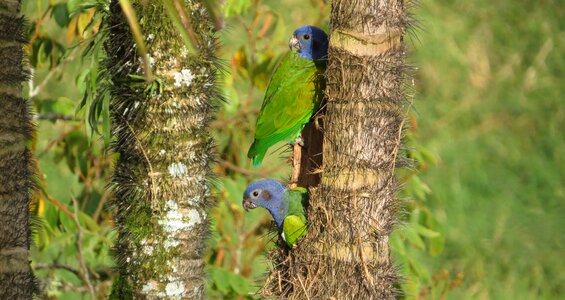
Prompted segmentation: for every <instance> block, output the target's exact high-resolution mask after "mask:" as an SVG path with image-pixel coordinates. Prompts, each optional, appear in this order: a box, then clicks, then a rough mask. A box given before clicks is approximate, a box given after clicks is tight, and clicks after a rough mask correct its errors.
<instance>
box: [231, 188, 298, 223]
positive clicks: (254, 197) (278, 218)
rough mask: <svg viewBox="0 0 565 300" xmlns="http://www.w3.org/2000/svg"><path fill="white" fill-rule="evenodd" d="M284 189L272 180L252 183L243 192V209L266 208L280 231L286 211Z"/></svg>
mask: <svg viewBox="0 0 565 300" xmlns="http://www.w3.org/2000/svg"><path fill="white" fill-rule="evenodd" d="M284 192H285V188H284V186H283V185H282V184H280V183H279V182H277V181H274V180H267V179H262V180H258V181H255V182H253V183H252V184H251V185H250V186H248V187H247V189H245V192H243V201H242V204H243V208H245V210H249V209H253V208H256V207H263V208H266V209H267V210H268V211H269V212H270V213H271V216H273V219H274V220H275V223H276V224H277V227H278V229H279V230H282V224H283V220H284V215H285V214H286V211H287V210H288V207H287V205H286V204H285V202H284Z"/></svg>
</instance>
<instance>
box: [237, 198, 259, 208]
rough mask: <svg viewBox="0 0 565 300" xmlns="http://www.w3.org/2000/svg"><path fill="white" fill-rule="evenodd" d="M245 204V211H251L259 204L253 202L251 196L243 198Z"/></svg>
mask: <svg viewBox="0 0 565 300" xmlns="http://www.w3.org/2000/svg"><path fill="white" fill-rule="evenodd" d="M241 204H242V205H243V209H245V211H249V210H250V209H254V208H256V207H257V205H255V204H253V202H251V199H250V198H249V197H247V198H243V201H242V203H241Z"/></svg>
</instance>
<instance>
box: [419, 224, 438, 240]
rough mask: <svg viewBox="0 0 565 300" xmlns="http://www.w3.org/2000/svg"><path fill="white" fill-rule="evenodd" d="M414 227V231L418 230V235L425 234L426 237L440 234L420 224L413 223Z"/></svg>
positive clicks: (434, 236)
mask: <svg viewBox="0 0 565 300" xmlns="http://www.w3.org/2000/svg"><path fill="white" fill-rule="evenodd" d="M414 228H416V231H418V233H419V234H420V235H422V236H425V237H427V238H436V237H439V236H440V235H441V234H440V233H439V232H436V231H433V230H431V229H429V228H426V227H424V226H422V225H420V224H414Z"/></svg>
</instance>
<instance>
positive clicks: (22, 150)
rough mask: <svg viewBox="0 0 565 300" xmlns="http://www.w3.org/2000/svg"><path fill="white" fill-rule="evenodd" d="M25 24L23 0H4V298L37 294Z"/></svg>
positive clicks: (0, 54)
mask: <svg viewBox="0 0 565 300" xmlns="http://www.w3.org/2000/svg"><path fill="white" fill-rule="evenodd" d="M24 23H25V22H24V19H23V17H22V16H21V15H20V1H16V0H7V1H3V2H2V3H0V299H31V298H32V295H33V292H34V291H35V284H34V277H33V275H32V273H31V268H30V266H29V258H28V256H29V246H30V243H31V241H30V240H31V239H30V237H31V236H30V235H31V230H30V222H29V203H30V195H31V188H32V179H31V177H32V174H33V172H32V170H31V154H30V150H29V147H28V141H29V140H30V139H31V134H32V130H33V126H32V125H31V114H30V109H29V104H28V102H27V101H26V100H25V99H24V98H23V97H22V81H25V80H26V79H27V77H28V72H27V69H26V66H25V61H24V57H25V54H24V49H23V46H24V44H25V43H26V40H25V38H24Z"/></svg>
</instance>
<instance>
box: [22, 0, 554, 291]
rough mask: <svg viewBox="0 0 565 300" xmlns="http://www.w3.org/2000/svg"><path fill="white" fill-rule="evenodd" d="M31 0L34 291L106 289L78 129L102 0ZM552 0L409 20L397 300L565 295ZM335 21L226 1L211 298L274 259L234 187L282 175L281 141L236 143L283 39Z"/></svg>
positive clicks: (432, 8)
mask: <svg viewBox="0 0 565 300" xmlns="http://www.w3.org/2000/svg"><path fill="white" fill-rule="evenodd" d="M23 2H24V7H23V8H24V9H23V11H24V13H25V14H26V16H27V18H28V20H29V23H30V31H29V37H30V47H29V53H30V63H31V65H32V66H33V68H34V78H33V80H31V81H30V82H29V84H28V85H27V90H28V93H29V95H30V97H31V98H32V100H33V103H34V107H35V109H36V111H37V113H38V116H39V117H38V118H39V119H38V120H37V123H38V133H37V137H36V139H35V141H34V147H35V153H36V155H37V158H38V167H39V173H40V176H39V182H40V185H41V189H40V191H38V193H37V194H36V197H35V201H36V205H35V208H34V212H35V213H36V214H37V216H38V217H37V219H38V223H39V226H37V227H36V234H35V235H34V239H35V245H34V248H33V257H32V259H33V264H32V266H33V268H34V270H35V272H36V274H37V276H38V278H39V280H40V285H41V287H42V289H43V294H42V295H41V297H42V298H50V299H80V298H85V299H86V298H87V295H88V293H87V288H86V287H87V283H86V282H85V281H84V280H83V279H82V278H83V277H84V276H82V275H83V274H84V272H88V273H89V275H90V276H89V277H90V281H91V282H90V284H92V285H93V286H94V287H95V290H96V293H97V294H98V297H99V298H100V299H104V298H105V296H106V295H107V294H108V293H109V288H110V285H111V280H112V278H113V276H114V274H115V271H114V269H113V262H112V259H111V256H110V253H111V247H112V242H113V239H114V238H115V232H114V231H113V230H112V226H113V221H112V217H111V211H109V210H108V207H107V201H108V199H110V198H111V194H110V193H109V192H108V191H106V190H105V185H106V183H107V182H108V180H109V175H110V174H111V166H112V160H113V157H112V156H111V155H109V154H108V153H106V152H105V150H104V149H105V145H104V144H105V138H104V137H101V136H100V135H98V134H97V133H93V131H92V129H91V128H90V126H89V125H88V122H87V121H85V117H86V111H88V105H89V103H88V99H85V98H84V93H85V91H86V90H88V89H89V88H92V87H96V84H97V81H96V79H97V78H98V73H97V71H96V70H97V67H98V63H99V61H100V59H101V58H103V52H102V51H101V50H102V48H101V43H100V42H101V41H102V40H103V39H102V37H103V35H102V34H100V33H101V32H102V33H103V32H104V27H103V26H101V19H102V16H103V12H104V8H105V1H102V0H87V1H78V0H68V1H67V0H58V1H56V0H25V1H23ZM560 2H561V1H511V0H501V1H496V2H491V1H486V0H476V1H448V0H428V1H422V2H421V3H420V4H419V5H417V6H415V8H414V9H413V10H412V12H413V14H414V19H415V20H416V21H417V23H416V24H415V25H417V26H416V27H415V29H414V30H413V33H412V34H410V35H409V37H408V38H407V39H406V41H407V45H408V47H409V48H410V53H411V54H410V57H409V62H410V63H411V64H413V65H414V66H415V67H416V68H417V69H416V70H415V71H414V75H415V81H414V83H415V89H416V93H415V99H414V106H415V109H413V110H412V111H411V112H410V115H409V117H410V121H411V122H410V123H411V124H412V126H411V129H410V130H408V131H407V133H408V134H407V138H406V144H407V146H408V148H409V149H408V150H407V151H406V155H407V156H409V157H410V158H414V159H417V160H418V163H416V165H415V166H414V169H413V170H402V171H400V172H399V176H400V177H401V178H402V180H403V181H405V182H406V184H405V187H406V188H405V190H404V191H403V192H402V194H401V195H400V196H401V197H402V198H403V199H407V200H405V201H403V208H404V210H405V211H407V212H410V213H411V214H410V215H406V214H405V215H402V216H401V219H402V221H403V225H401V226H399V229H398V230H397V232H396V233H395V234H394V236H393V237H392V239H391V244H392V247H393V250H394V255H395V257H396V259H397V262H398V263H399V266H400V271H401V272H402V274H403V275H404V277H405V281H404V282H403V283H402V284H401V285H400V287H401V289H402V290H403V291H404V293H405V297H406V298H409V299H561V298H563V297H564V296H565V286H564V284H565V272H563V271H562V270H565V234H563V232H564V228H565V221H564V218H563V216H564V215H565V188H564V187H563V184H564V183H565V175H564V174H565V172H564V171H563V168H565V159H564V158H563V156H564V155H565V134H564V133H563V130H564V129H565V96H563V95H564V94H565V81H564V78H565V5H563V3H560ZM328 15H329V3H327V2H325V1H319V0H309V1H305V0H302V1H299V0H284V1H277V0H254V1H245V0H226V1H222V5H218V6H217V8H216V18H217V23H218V25H220V26H221V27H223V29H222V30H221V31H220V32H219V39H220V41H221V47H220V49H219V56H220V57H221V58H222V59H223V60H224V61H225V65H226V70H227V71H228V72H227V73H226V75H225V77H224V79H223V81H224V86H223V90H224V93H225V95H226V97H227V99H228V100H229V101H228V102H226V103H223V104H221V105H220V110H219V111H218V114H217V118H216V121H215V122H214V123H213V124H212V128H211V129H212V130H213V132H214V135H215V138H216V140H217V144H218V154H219V161H218V164H217V165H216V166H215V171H216V173H217V174H218V178H217V180H216V182H215V183H216V187H215V194H216V195H217V203H218V207H217V208H216V209H215V210H214V211H213V213H212V215H213V220H214V222H213V224H211V227H212V236H211V238H210V246H209V249H210V250H209V253H208V255H207V263H208V272H209V274H210V281H209V289H208V290H209V295H210V297H211V298H212V299H250V298H254V296H253V295H250V294H249V293H252V292H254V291H256V290H257V288H258V287H260V285H261V283H262V276H264V275H265V273H266V271H267V269H268V266H269V264H268V262H267V261H266V258H265V256H264V254H265V251H267V250H268V249H269V248H270V247H272V243H271V241H272V240H273V239H274V238H276V237H275V235H274V234H273V233H271V229H272V225H271V221H270V218H269V216H268V214H267V213H266V212H262V211H259V210H256V211H253V212H250V213H247V214H244V212H243V210H242V208H241V194H242V191H243V189H244V188H245V187H246V186H247V184H248V183H249V182H250V181H252V180H254V179H257V178H260V177H266V176H268V177H271V178H274V179H281V180H284V179H286V178H288V173H289V167H288V164H287V162H286V157H287V156H288V154H289V153H288V152H287V151H286V150H285V149H286V148H285V147H284V145H281V147H280V148H279V150H275V151H271V152H270V154H269V156H268V160H267V161H266V163H265V164H264V165H263V166H262V167H261V168H258V169H254V168H252V166H251V164H250V161H249V160H248V159H247V158H246V151H247V148H248V146H249V144H250V142H251V140H252V136H253V126H254V123H255V118H256V114H257V112H258V109H259V107H260V104H261V101H262V96H263V93H264V90H265V88H266V85H267V83H268V79H269V74H270V73H271V71H272V70H273V68H274V66H275V65H276V62H277V60H278V59H279V58H280V57H281V55H282V54H283V53H284V52H285V51H287V50H288V46H287V43H288V39H289V37H290V34H291V33H292V31H293V30H294V29H295V28H296V27H298V26H301V25H304V24H313V25H318V26H321V27H324V28H328V24H327V20H328ZM89 47H91V48H89ZM89 49H90V51H87V50H89ZM83 100H84V101H85V102H84V103H82V105H81V102H83ZM82 106H85V108H82V109H81V107H82ZM106 125H107V124H106ZM104 126H105V124H104V121H103V120H102V121H101V124H100V129H103V127H104ZM107 138H108V137H106V140H107ZM274 148H277V147H274ZM75 216H76V217H77V221H78V222H76V221H75V219H74V217H75ZM78 231H80V232H81V233H82V235H81V236H78V235H77V234H76V233H77V232H78ZM79 259H83V260H85V263H86V268H87V269H86V270H84V269H83V268H82V267H81V266H80V264H79V263H78V261H79Z"/></svg>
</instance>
